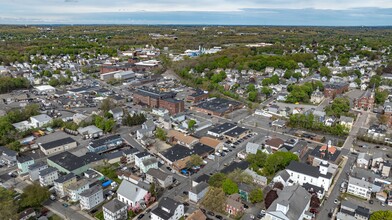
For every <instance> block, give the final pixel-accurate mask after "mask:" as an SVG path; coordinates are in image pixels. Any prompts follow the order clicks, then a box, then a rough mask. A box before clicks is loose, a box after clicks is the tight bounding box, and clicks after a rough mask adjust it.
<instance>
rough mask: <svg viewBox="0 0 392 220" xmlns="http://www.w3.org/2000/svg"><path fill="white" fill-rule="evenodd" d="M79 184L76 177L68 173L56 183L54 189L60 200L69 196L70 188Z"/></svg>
mask: <svg viewBox="0 0 392 220" xmlns="http://www.w3.org/2000/svg"><path fill="white" fill-rule="evenodd" d="M76 182H77V179H76V176H75V174H73V173H68V174H66V175H64V176H60V177H59V178H57V179H56V180H55V181H54V189H55V191H56V195H57V196H58V197H60V198H63V197H65V196H67V195H68V194H67V188H68V186H70V185H72V184H74V183H76Z"/></svg>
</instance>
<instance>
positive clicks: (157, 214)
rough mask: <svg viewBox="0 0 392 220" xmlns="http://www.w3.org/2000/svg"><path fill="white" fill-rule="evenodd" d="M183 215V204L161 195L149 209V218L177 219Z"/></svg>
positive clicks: (160, 219) (152, 219)
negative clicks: (150, 209)
mask: <svg viewBox="0 0 392 220" xmlns="http://www.w3.org/2000/svg"><path fill="white" fill-rule="evenodd" d="M183 216H184V205H183V204H182V203H180V202H177V201H175V200H173V199H171V198H168V197H163V198H162V199H161V200H160V201H159V203H158V206H157V207H156V208H155V209H153V210H152V211H151V220H178V219H180V218H181V217H183Z"/></svg>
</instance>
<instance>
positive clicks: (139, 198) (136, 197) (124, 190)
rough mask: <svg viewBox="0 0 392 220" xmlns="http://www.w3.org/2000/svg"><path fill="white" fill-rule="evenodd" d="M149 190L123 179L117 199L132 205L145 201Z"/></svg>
mask: <svg viewBox="0 0 392 220" xmlns="http://www.w3.org/2000/svg"><path fill="white" fill-rule="evenodd" d="M147 193H148V191H147V190H145V189H143V188H142V187H140V186H138V185H135V184H133V183H131V182H129V181H128V180H123V181H122V182H121V184H120V186H119V188H118V190H117V199H118V200H119V201H121V202H123V203H125V204H127V205H128V206H130V207H134V206H136V205H141V204H142V203H144V197H145V196H146V194H147Z"/></svg>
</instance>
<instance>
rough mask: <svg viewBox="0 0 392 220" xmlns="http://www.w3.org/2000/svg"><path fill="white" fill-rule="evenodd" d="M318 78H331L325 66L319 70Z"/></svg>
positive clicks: (329, 71)
mask: <svg viewBox="0 0 392 220" xmlns="http://www.w3.org/2000/svg"><path fill="white" fill-rule="evenodd" d="M320 76H325V77H327V78H331V70H330V69H329V68H328V67H326V66H323V67H321V68H320Z"/></svg>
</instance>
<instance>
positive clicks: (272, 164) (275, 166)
mask: <svg viewBox="0 0 392 220" xmlns="http://www.w3.org/2000/svg"><path fill="white" fill-rule="evenodd" d="M293 160H295V161H298V156H297V155H295V154H293V153H291V152H282V151H278V152H275V153H274V154H271V155H269V156H268V158H267V160H266V162H265V165H264V169H263V171H264V172H265V173H266V174H268V175H273V174H275V173H276V172H277V171H279V170H283V169H284V168H286V166H287V165H289V164H290V162H291V161H293Z"/></svg>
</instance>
